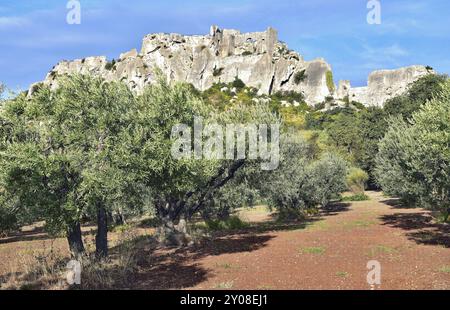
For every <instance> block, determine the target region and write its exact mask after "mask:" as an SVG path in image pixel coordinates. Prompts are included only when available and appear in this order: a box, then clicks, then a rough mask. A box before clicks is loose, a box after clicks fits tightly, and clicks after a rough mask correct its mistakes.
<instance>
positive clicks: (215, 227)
mask: <svg viewBox="0 0 450 310" xmlns="http://www.w3.org/2000/svg"><path fill="white" fill-rule="evenodd" d="M206 227H207V229H208V230H210V231H221V230H239V229H243V228H247V227H248V224H247V223H245V222H243V221H242V220H241V219H240V218H239V217H238V216H230V217H228V218H226V219H224V220H219V219H217V220H207V221H206Z"/></svg>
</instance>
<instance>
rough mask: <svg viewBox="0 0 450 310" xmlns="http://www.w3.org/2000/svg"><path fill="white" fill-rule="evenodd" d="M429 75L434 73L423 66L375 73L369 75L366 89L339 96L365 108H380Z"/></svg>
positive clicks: (351, 90) (360, 88)
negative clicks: (347, 97)
mask: <svg viewBox="0 0 450 310" xmlns="http://www.w3.org/2000/svg"><path fill="white" fill-rule="evenodd" d="M430 73H434V72H432V71H431V70H429V69H427V68H426V67H424V66H411V67H406V68H400V69H396V70H380V71H375V72H372V73H371V74H370V75H369V82H368V85H367V87H356V88H350V89H349V91H348V93H345V92H343V93H341V94H340V95H343V94H344V95H348V96H349V99H350V100H351V101H357V102H361V103H363V104H364V105H366V106H378V107H382V106H383V105H384V103H385V102H386V101H387V100H389V99H391V98H393V97H396V96H399V95H401V94H403V93H405V92H406V91H407V90H408V89H409V87H410V86H411V84H412V83H413V82H415V81H417V80H418V79H419V78H421V77H423V76H425V75H428V74H430Z"/></svg>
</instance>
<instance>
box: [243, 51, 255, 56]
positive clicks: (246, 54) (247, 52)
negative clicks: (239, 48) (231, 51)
mask: <svg viewBox="0 0 450 310" xmlns="http://www.w3.org/2000/svg"><path fill="white" fill-rule="evenodd" d="M250 55H253V53H252V52H250V51H245V52H243V53H242V56H250Z"/></svg>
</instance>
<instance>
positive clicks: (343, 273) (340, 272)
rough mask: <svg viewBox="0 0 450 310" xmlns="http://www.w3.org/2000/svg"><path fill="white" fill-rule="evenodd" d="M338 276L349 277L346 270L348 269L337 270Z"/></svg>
mask: <svg viewBox="0 0 450 310" xmlns="http://www.w3.org/2000/svg"><path fill="white" fill-rule="evenodd" d="M336 276H338V277H339V278H347V277H348V272H346V271H338V272H336Z"/></svg>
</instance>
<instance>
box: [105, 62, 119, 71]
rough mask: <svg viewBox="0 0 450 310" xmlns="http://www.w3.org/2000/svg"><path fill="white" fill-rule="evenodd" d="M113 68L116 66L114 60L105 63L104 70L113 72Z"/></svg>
mask: <svg viewBox="0 0 450 310" xmlns="http://www.w3.org/2000/svg"><path fill="white" fill-rule="evenodd" d="M115 66H116V60H115V59H113V60H112V61H108V62H107V63H106V65H105V69H106V70H109V71H110V70H113V69H114V67H115Z"/></svg>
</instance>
